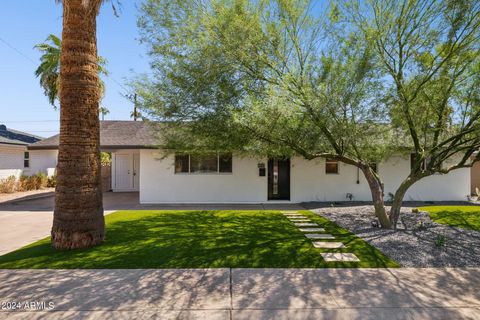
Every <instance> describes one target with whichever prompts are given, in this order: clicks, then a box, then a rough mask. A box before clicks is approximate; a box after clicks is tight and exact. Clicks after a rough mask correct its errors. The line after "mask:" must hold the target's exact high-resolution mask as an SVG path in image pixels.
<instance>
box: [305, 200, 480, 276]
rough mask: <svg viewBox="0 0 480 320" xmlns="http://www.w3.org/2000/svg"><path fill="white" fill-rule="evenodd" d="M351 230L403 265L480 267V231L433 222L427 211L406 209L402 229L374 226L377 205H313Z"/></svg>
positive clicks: (403, 213)
mask: <svg viewBox="0 0 480 320" xmlns="http://www.w3.org/2000/svg"><path fill="white" fill-rule="evenodd" d="M310 210H312V211H313V212H315V213H317V214H319V215H321V216H323V217H325V218H327V219H329V220H331V221H333V222H335V223H337V224H338V225H339V226H341V227H343V228H345V229H348V230H350V231H352V232H354V233H355V234H357V235H358V236H359V237H361V238H363V239H364V240H366V241H367V242H369V243H370V244H371V245H373V246H375V247H376V248H378V249H379V250H380V251H382V252H383V253H384V254H385V255H387V256H388V257H390V258H392V259H393V260H395V261H396V262H398V263H399V264H400V265H401V266H403V267H479V266H480V232H478V231H473V230H465V229H459V228H455V227H450V226H447V225H443V224H438V223H436V222H433V221H432V220H431V219H430V217H429V216H428V214H427V213H424V212H420V213H417V214H415V213H412V208H408V207H405V208H403V209H402V213H401V217H400V219H401V221H402V229H400V230H397V231H394V230H383V229H381V228H374V227H372V221H373V220H375V216H374V213H373V212H374V210H373V207H372V206H370V205H358V206H348V207H328V208H310Z"/></svg>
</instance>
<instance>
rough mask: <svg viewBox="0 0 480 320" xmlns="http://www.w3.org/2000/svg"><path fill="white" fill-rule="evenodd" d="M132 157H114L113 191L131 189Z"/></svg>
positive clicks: (128, 155)
mask: <svg viewBox="0 0 480 320" xmlns="http://www.w3.org/2000/svg"><path fill="white" fill-rule="evenodd" d="M132 171H133V170H132V155H131V154H116V155H115V189H117V190H130V189H132V188H133V172H132Z"/></svg>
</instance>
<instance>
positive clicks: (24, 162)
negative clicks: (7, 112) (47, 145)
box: [0, 124, 43, 179]
mask: <svg viewBox="0 0 480 320" xmlns="http://www.w3.org/2000/svg"><path fill="white" fill-rule="evenodd" d="M42 139H43V138H41V137H38V136H35V135H33V134H30V133H26V132H21V131H17V130H12V129H10V128H7V127H6V126H5V125H3V124H0V179H5V178H7V177H9V176H15V177H17V178H18V177H20V176H21V175H31V174H35V173H37V172H38V171H39V170H41V169H40V168H39V166H41V165H42V160H41V159H40V162H39V161H37V160H38V159H36V158H35V157H34V155H32V154H31V152H29V151H28V150H27V146H28V145H29V144H30V143H34V142H37V141H41V140H42ZM41 156H43V155H41ZM42 169H43V167H42Z"/></svg>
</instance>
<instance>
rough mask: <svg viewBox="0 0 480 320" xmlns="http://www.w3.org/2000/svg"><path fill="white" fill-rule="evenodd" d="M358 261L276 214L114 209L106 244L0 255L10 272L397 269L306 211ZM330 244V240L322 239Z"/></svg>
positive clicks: (41, 246) (46, 246) (44, 246)
mask: <svg viewBox="0 0 480 320" xmlns="http://www.w3.org/2000/svg"><path fill="white" fill-rule="evenodd" d="M302 213H305V214H306V215H308V217H309V218H310V219H311V220H312V221H315V222H317V223H318V224H319V225H321V226H322V227H324V228H325V229H326V232H328V233H331V234H332V235H334V236H335V238H336V240H335V241H341V242H343V243H344V244H345V245H346V246H347V248H346V249H340V250H339V249H337V250H323V251H330V252H339V251H343V252H352V253H354V254H355V255H357V257H358V258H359V259H360V260H361V262H341V263H337V262H335V263H334V262H328V263H327V262H325V261H324V260H323V259H322V257H321V256H320V252H323V251H322V250H321V249H316V248H314V247H313V246H312V244H311V241H310V240H308V239H307V238H305V236H304V235H303V233H301V232H300V231H299V230H298V229H297V227H295V226H294V225H293V223H292V222H290V221H289V220H288V219H287V218H285V217H284V216H283V215H282V214H281V213H280V212H279V211H153V210H152V211H118V212H115V213H112V214H110V215H108V216H106V225H107V237H106V241H105V243H104V244H103V245H101V246H98V247H95V248H90V249H81V250H74V251H55V250H53V249H52V248H51V247H50V238H46V239H43V240H40V241H38V242H35V243H33V244H30V245H28V246H26V247H24V248H21V249H19V250H17V251H14V252H11V253H8V254H6V255H3V256H0V269H1V268H4V269H9V268H66V269H69V268H86V269H90V268H98V269H110V268H220V267H235V268H306V267H318V268H324V267H354V268H355V267H398V265H397V264H396V263H395V262H394V261H393V260H391V259H389V258H388V257H386V256H384V255H383V254H382V253H381V252H380V251H378V250H377V249H375V248H374V247H372V246H370V245H369V244H367V243H366V242H365V241H363V240H362V239H360V238H358V237H356V236H355V235H354V234H352V233H350V232H348V231H347V230H345V229H342V228H340V227H338V226H337V225H336V224H334V223H333V222H331V221H329V220H327V219H325V218H323V217H320V216H317V215H315V214H313V213H311V212H309V211H303V212H302ZM327 241H328V240H327Z"/></svg>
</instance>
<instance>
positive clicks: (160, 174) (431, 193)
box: [140, 150, 470, 203]
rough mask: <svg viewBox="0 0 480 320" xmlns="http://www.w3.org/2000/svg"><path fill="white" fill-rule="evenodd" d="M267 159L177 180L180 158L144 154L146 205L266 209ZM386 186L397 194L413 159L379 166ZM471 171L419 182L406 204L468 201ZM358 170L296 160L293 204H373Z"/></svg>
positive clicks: (395, 159) (142, 185)
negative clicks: (328, 170)
mask: <svg viewBox="0 0 480 320" xmlns="http://www.w3.org/2000/svg"><path fill="white" fill-rule="evenodd" d="M259 162H263V163H265V164H266V165H267V162H268V161H267V160H266V159H254V158H240V157H237V156H235V155H234V156H233V163H232V168H233V170H232V171H233V172H232V173H231V174H175V173H174V156H173V155H169V156H167V157H165V158H162V154H161V153H160V151H158V150H141V152H140V202H141V203H228V202H230V203H266V202H270V201H268V200H267V196H268V195H267V183H268V182H267V177H266V176H265V177H259V176H258V167H257V164H258V163H259ZM378 170H379V174H380V176H381V177H382V180H383V182H384V183H385V196H386V197H387V196H388V193H389V192H392V193H393V192H395V189H396V188H397V187H398V185H399V184H400V183H401V181H402V180H403V179H404V178H405V177H406V176H407V175H408V173H409V171H410V159H409V158H408V156H406V157H404V156H395V157H392V158H391V159H389V160H388V161H386V162H385V163H380V164H379V165H378ZM469 174H470V173H469V169H459V170H456V171H454V172H452V173H450V174H448V175H434V176H431V177H428V178H425V179H423V180H421V181H419V182H417V183H416V184H415V185H414V186H412V187H411V189H410V190H409V192H408V193H407V194H406V196H405V200H406V201H409V200H420V201H440V200H442V201H448V200H452V201H453V200H456V201H462V200H466V195H467V194H469V190H470V175H469ZM358 177H359V183H358V184H357V168H356V167H353V166H350V165H346V164H343V163H339V173H338V174H325V160H324V159H316V160H311V161H308V160H305V159H303V158H299V157H295V158H293V159H291V170H290V196H291V197H290V198H291V202H303V201H326V202H329V201H347V199H346V194H347V193H351V194H353V196H354V200H356V201H371V195H370V189H369V188H368V185H367V182H366V180H365V178H364V176H363V173H362V172H361V171H360V172H359V173H358Z"/></svg>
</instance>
